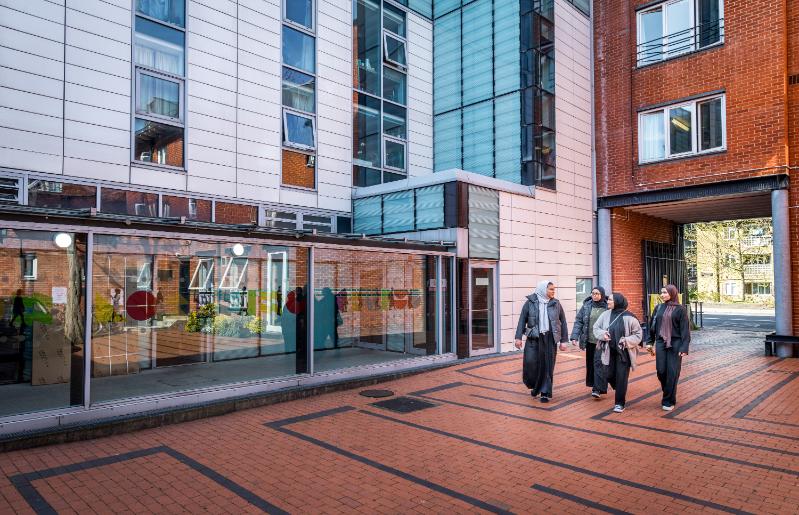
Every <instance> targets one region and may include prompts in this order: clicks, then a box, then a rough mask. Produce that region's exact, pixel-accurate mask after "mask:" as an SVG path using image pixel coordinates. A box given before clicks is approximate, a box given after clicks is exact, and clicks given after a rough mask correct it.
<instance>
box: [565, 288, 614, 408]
mask: <svg viewBox="0 0 799 515" xmlns="http://www.w3.org/2000/svg"><path fill="white" fill-rule="evenodd" d="M607 309H608V300H607V297H606V296H605V288H603V287H602V286H596V287H595V288H594V289H592V290H591V296H590V297H588V298H586V299H585V300H584V301H583V306H582V307H581V308H580V311H579V312H578V313H577V316H576V317H575V318H574V328H572V337H571V340H572V344H579V345H580V349H582V350H584V351H585V385H586V386H587V387H589V388H592V389H593V387H594V354H595V351H596V338H595V337H594V331H593V329H592V328H593V327H594V324H595V323H596V321H597V320H598V319H599V315H601V314H602V313H604V312H605V311H607ZM591 395H593V396H594V398H599V394H598V393H596V392H593V391H592V393H591Z"/></svg>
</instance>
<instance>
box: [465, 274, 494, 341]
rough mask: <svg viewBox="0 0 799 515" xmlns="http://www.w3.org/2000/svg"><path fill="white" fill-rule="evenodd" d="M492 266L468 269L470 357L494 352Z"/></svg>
mask: <svg viewBox="0 0 799 515" xmlns="http://www.w3.org/2000/svg"><path fill="white" fill-rule="evenodd" d="M495 274H496V267H495V266H494V265H482V264H480V265H472V266H471V267H470V268H469V276H470V278H469V341H470V344H471V352H470V354H471V355H472V356H475V355H478V354H490V353H492V352H495V351H496V346H497V343H496V340H497V339H496V311H495V309H496V308H495V303H494V300H495V298H496V292H495V289H494V286H495V280H496V277H495Z"/></svg>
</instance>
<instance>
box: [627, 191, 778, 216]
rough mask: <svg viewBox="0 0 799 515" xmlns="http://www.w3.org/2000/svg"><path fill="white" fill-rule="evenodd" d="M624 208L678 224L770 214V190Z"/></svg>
mask: <svg viewBox="0 0 799 515" xmlns="http://www.w3.org/2000/svg"><path fill="white" fill-rule="evenodd" d="M627 209H629V210H630V211H635V212H636V213H642V214H645V215H648V216H654V217H657V218H664V219H666V220H670V221H672V222H674V223H678V224H689V223H697V222H718V221H722V220H741V219H745V218H770V217H771V192H768V191H766V192H761V193H755V194H752V193H749V194H741V195H732V196H727V197H709V198H701V199H695V200H681V201H676V202H664V203H662V204H647V205H643V206H631V207H628V208H627Z"/></svg>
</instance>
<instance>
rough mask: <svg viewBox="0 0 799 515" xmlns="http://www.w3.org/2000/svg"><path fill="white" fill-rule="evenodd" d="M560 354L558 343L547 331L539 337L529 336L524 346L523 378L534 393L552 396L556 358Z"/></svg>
mask: <svg viewBox="0 0 799 515" xmlns="http://www.w3.org/2000/svg"><path fill="white" fill-rule="evenodd" d="M557 355H558V344H557V343H555V340H554V338H553V336H552V332H547V333H544V334H542V335H541V337H539V338H528V339H527V343H526V344H525V346H524V363H523V366H522V380H523V381H524V384H525V386H527V388H529V389H531V390H532V393H533V395H538V394H541V396H542V397H552V383H553V376H554V374H555V359H556V358H557Z"/></svg>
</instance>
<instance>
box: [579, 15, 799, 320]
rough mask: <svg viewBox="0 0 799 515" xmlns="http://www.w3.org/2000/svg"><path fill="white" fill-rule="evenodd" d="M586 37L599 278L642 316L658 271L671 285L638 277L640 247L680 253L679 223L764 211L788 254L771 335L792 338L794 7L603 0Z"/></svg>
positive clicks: (797, 229) (798, 108) (798, 53)
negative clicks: (660, 246)
mask: <svg viewBox="0 0 799 515" xmlns="http://www.w3.org/2000/svg"><path fill="white" fill-rule="evenodd" d="M594 30H595V33H594V43H595V45H594V57H595V119H596V126H597V130H596V132H595V133H596V135H597V136H596V184H597V198H598V208H599V220H600V223H599V235H600V241H599V261H600V282H601V281H605V282H606V283H611V282H612V285H613V287H614V288H616V289H618V290H620V291H623V292H625V293H629V296H630V300H631V306H632V307H633V309H635V311H636V312H638V313H639V314H642V311H643V310H644V303H643V302H642V301H643V296H644V295H645V294H647V293H651V291H650V290H652V289H655V284H656V282H657V281H658V280H660V279H662V278H663V277H662V276H669V277H668V280H669V281H674V282H678V281H679V277H672V276H670V275H674V274H667V273H665V272H664V273H662V274H659V273H658V270H657V269H656V268H657V267H655V269H646V266H645V265H646V263H645V260H646V259H647V255H649V254H648V251H647V249H646V248H645V247H644V244H642V241H644V240H648V241H655V242H663V243H669V244H674V245H676V249H675V250H676V251H677V252H678V254H679V252H680V250H681V249H680V248H679V245H680V242H679V241H678V240H679V236H678V235H679V226H680V225H681V224H684V223H690V222H698V221H710V220H723V219H735V218H750V217H756V216H773V217H774V224H775V229H778V228H779V227H778V226H780V224H784V225H785V228H786V231H785V232H784V234H785V237H784V238H783V239H784V240H785V241H782V240H781V239H780V236H778V235H777V233H776V232H775V253H776V252H777V251H778V245H779V244H780V243H784V245H785V248H786V249H788V248H789V250H790V254H783V257H782V259H779V258H775V272H777V275H776V276H775V277H776V279H775V285H774V286H775V289H776V290H777V291H776V292H775V293H777V295H778V296H779V293H780V289H785V288H788V290H787V302H785V300H786V299H785V298H783V302H782V303H780V301H779V299H778V306H777V318H778V321H777V324H778V325H777V329H778V333H781V334H793V333H794V332H795V331H797V330H799V302H795V303H793V307H791V306H790V305H791V302H790V283H791V282H793V283H794V284H799V267H797V266H794V267H793V271H792V274H791V261H793V260H794V259H796V258H799V212H797V211H796V209H792V207H795V206H797V205H799V183H798V182H797V179H796V178H793V177H791V175H792V174H793V173H796V171H795V169H794V167H795V166H796V165H797V164H799V126H798V125H797V124H798V123H799V3H797V2H794V1H786V0H669V1H668V2H652V1H651V0H649V1H647V0H606V1H603V2H594ZM786 197H787V205H786V202H785V200H786ZM772 206H781V207H780V208H779V209H777V210H776V211H779V212H773V211H774V209H773V208H772ZM789 206H790V207H789ZM788 230H789V234H790V236H789V237H788V232H787V231H788ZM608 233H609V238H608ZM608 239H609V240H610V241H607V240H608ZM608 255H610V257H608ZM789 256H790V257H789ZM780 271H782V272H783V273H785V274H787V275H785V276H784V277H783V279H784V280H781V279H780V278H779V272H780ZM653 275H657V276H658V277H657V278H655V277H652V276H653ZM677 275H679V273H678V274H677ZM791 277H792V279H793V281H791V280H790V279H791ZM647 280H648V281H649V282H650V283H651V286H649V287H647V286H646V284H645V283H646V282H647ZM786 280H787V282H788V284H787V285H786V284H785V282H786ZM781 308H783V309H785V308H787V309H788V310H787V311H785V313H787V314H788V316H785V317H783V318H784V319H786V320H784V321H783V324H784V325H783V326H782V327H781V321H780V309H781ZM791 315H792V316H791Z"/></svg>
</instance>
